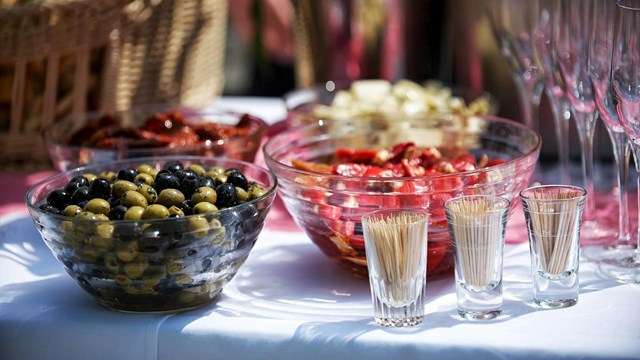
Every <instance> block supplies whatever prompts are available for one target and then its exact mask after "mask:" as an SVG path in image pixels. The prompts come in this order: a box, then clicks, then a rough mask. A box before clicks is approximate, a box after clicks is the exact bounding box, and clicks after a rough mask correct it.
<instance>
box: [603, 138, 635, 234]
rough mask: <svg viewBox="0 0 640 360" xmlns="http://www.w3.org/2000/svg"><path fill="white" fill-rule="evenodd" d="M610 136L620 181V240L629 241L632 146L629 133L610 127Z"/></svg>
mask: <svg viewBox="0 0 640 360" xmlns="http://www.w3.org/2000/svg"><path fill="white" fill-rule="evenodd" d="M607 130H608V131H609V137H610V138H611V142H612V143H613V157H614V159H615V162H616V166H617V170H618V171H617V174H616V175H617V176H616V177H617V179H616V180H617V181H618V225H619V228H618V242H619V243H628V242H629V240H630V239H631V236H630V230H629V227H630V225H629V212H628V211H627V203H628V197H629V196H628V194H629V192H628V190H627V178H628V175H629V157H630V156H631V148H630V146H629V142H628V141H627V135H626V134H625V133H624V132H620V131H615V130H612V129H609V128H608V127H607Z"/></svg>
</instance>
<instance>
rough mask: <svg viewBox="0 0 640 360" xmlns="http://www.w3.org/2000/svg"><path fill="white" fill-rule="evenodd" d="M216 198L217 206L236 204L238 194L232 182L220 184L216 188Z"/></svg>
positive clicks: (225, 206)
mask: <svg viewBox="0 0 640 360" xmlns="http://www.w3.org/2000/svg"><path fill="white" fill-rule="evenodd" d="M216 195H217V200H216V203H215V205H216V206H217V207H218V208H227V207H232V206H233V205H235V204H236V202H237V199H238V195H237V193H236V187H235V186H233V184H229V183H227V184H222V185H220V186H218V187H217V188H216Z"/></svg>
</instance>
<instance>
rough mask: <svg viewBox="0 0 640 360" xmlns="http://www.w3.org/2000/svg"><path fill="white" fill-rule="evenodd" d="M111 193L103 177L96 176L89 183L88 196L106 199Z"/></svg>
mask: <svg viewBox="0 0 640 360" xmlns="http://www.w3.org/2000/svg"><path fill="white" fill-rule="evenodd" d="M110 195H111V187H110V186H109V182H108V181H107V180H105V179H100V178H97V179H95V180H93V182H91V185H89V198H90V199H95V198H101V199H105V200H107V199H108V198H109V196H110Z"/></svg>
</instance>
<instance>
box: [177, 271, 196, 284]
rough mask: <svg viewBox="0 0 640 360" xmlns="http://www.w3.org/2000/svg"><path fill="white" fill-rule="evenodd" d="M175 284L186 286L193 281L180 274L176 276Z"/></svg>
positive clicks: (189, 277)
mask: <svg viewBox="0 0 640 360" xmlns="http://www.w3.org/2000/svg"><path fill="white" fill-rule="evenodd" d="M176 282H177V283H178V284H180V285H188V284H191V283H192V282H193V279H192V278H191V276H189V275H187V274H180V275H178V276H176Z"/></svg>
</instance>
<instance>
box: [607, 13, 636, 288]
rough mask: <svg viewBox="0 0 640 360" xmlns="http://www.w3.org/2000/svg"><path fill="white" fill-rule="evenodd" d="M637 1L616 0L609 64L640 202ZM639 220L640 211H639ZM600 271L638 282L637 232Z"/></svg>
mask: <svg viewBox="0 0 640 360" xmlns="http://www.w3.org/2000/svg"><path fill="white" fill-rule="evenodd" d="M638 24H640V0H618V2H617V7H616V25H615V35H614V41H613V60H612V65H611V85H612V86H611V89H612V91H613V96H614V99H615V100H616V102H617V104H616V110H617V113H618V117H619V119H620V122H621V123H622V126H623V128H624V131H625V132H626V133H627V136H628V137H629V140H630V143H631V148H632V150H633V153H634V156H635V164H636V171H637V172H638V204H640V31H638ZM638 217H639V219H638V220H639V222H640V211H639V212H638ZM599 267H600V270H601V271H602V272H603V273H605V274H606V275H608V276H609V277H611V278H612V279H615V280H618V281H622V282H630V283H640V231H639V232H638V234H637V244H636V247H635V249H629V250H626V251H619V252H617V254H616V256H614V257H611V258H607V259H603V260H602V261H601V262H600V265H599Z"/></svg>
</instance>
